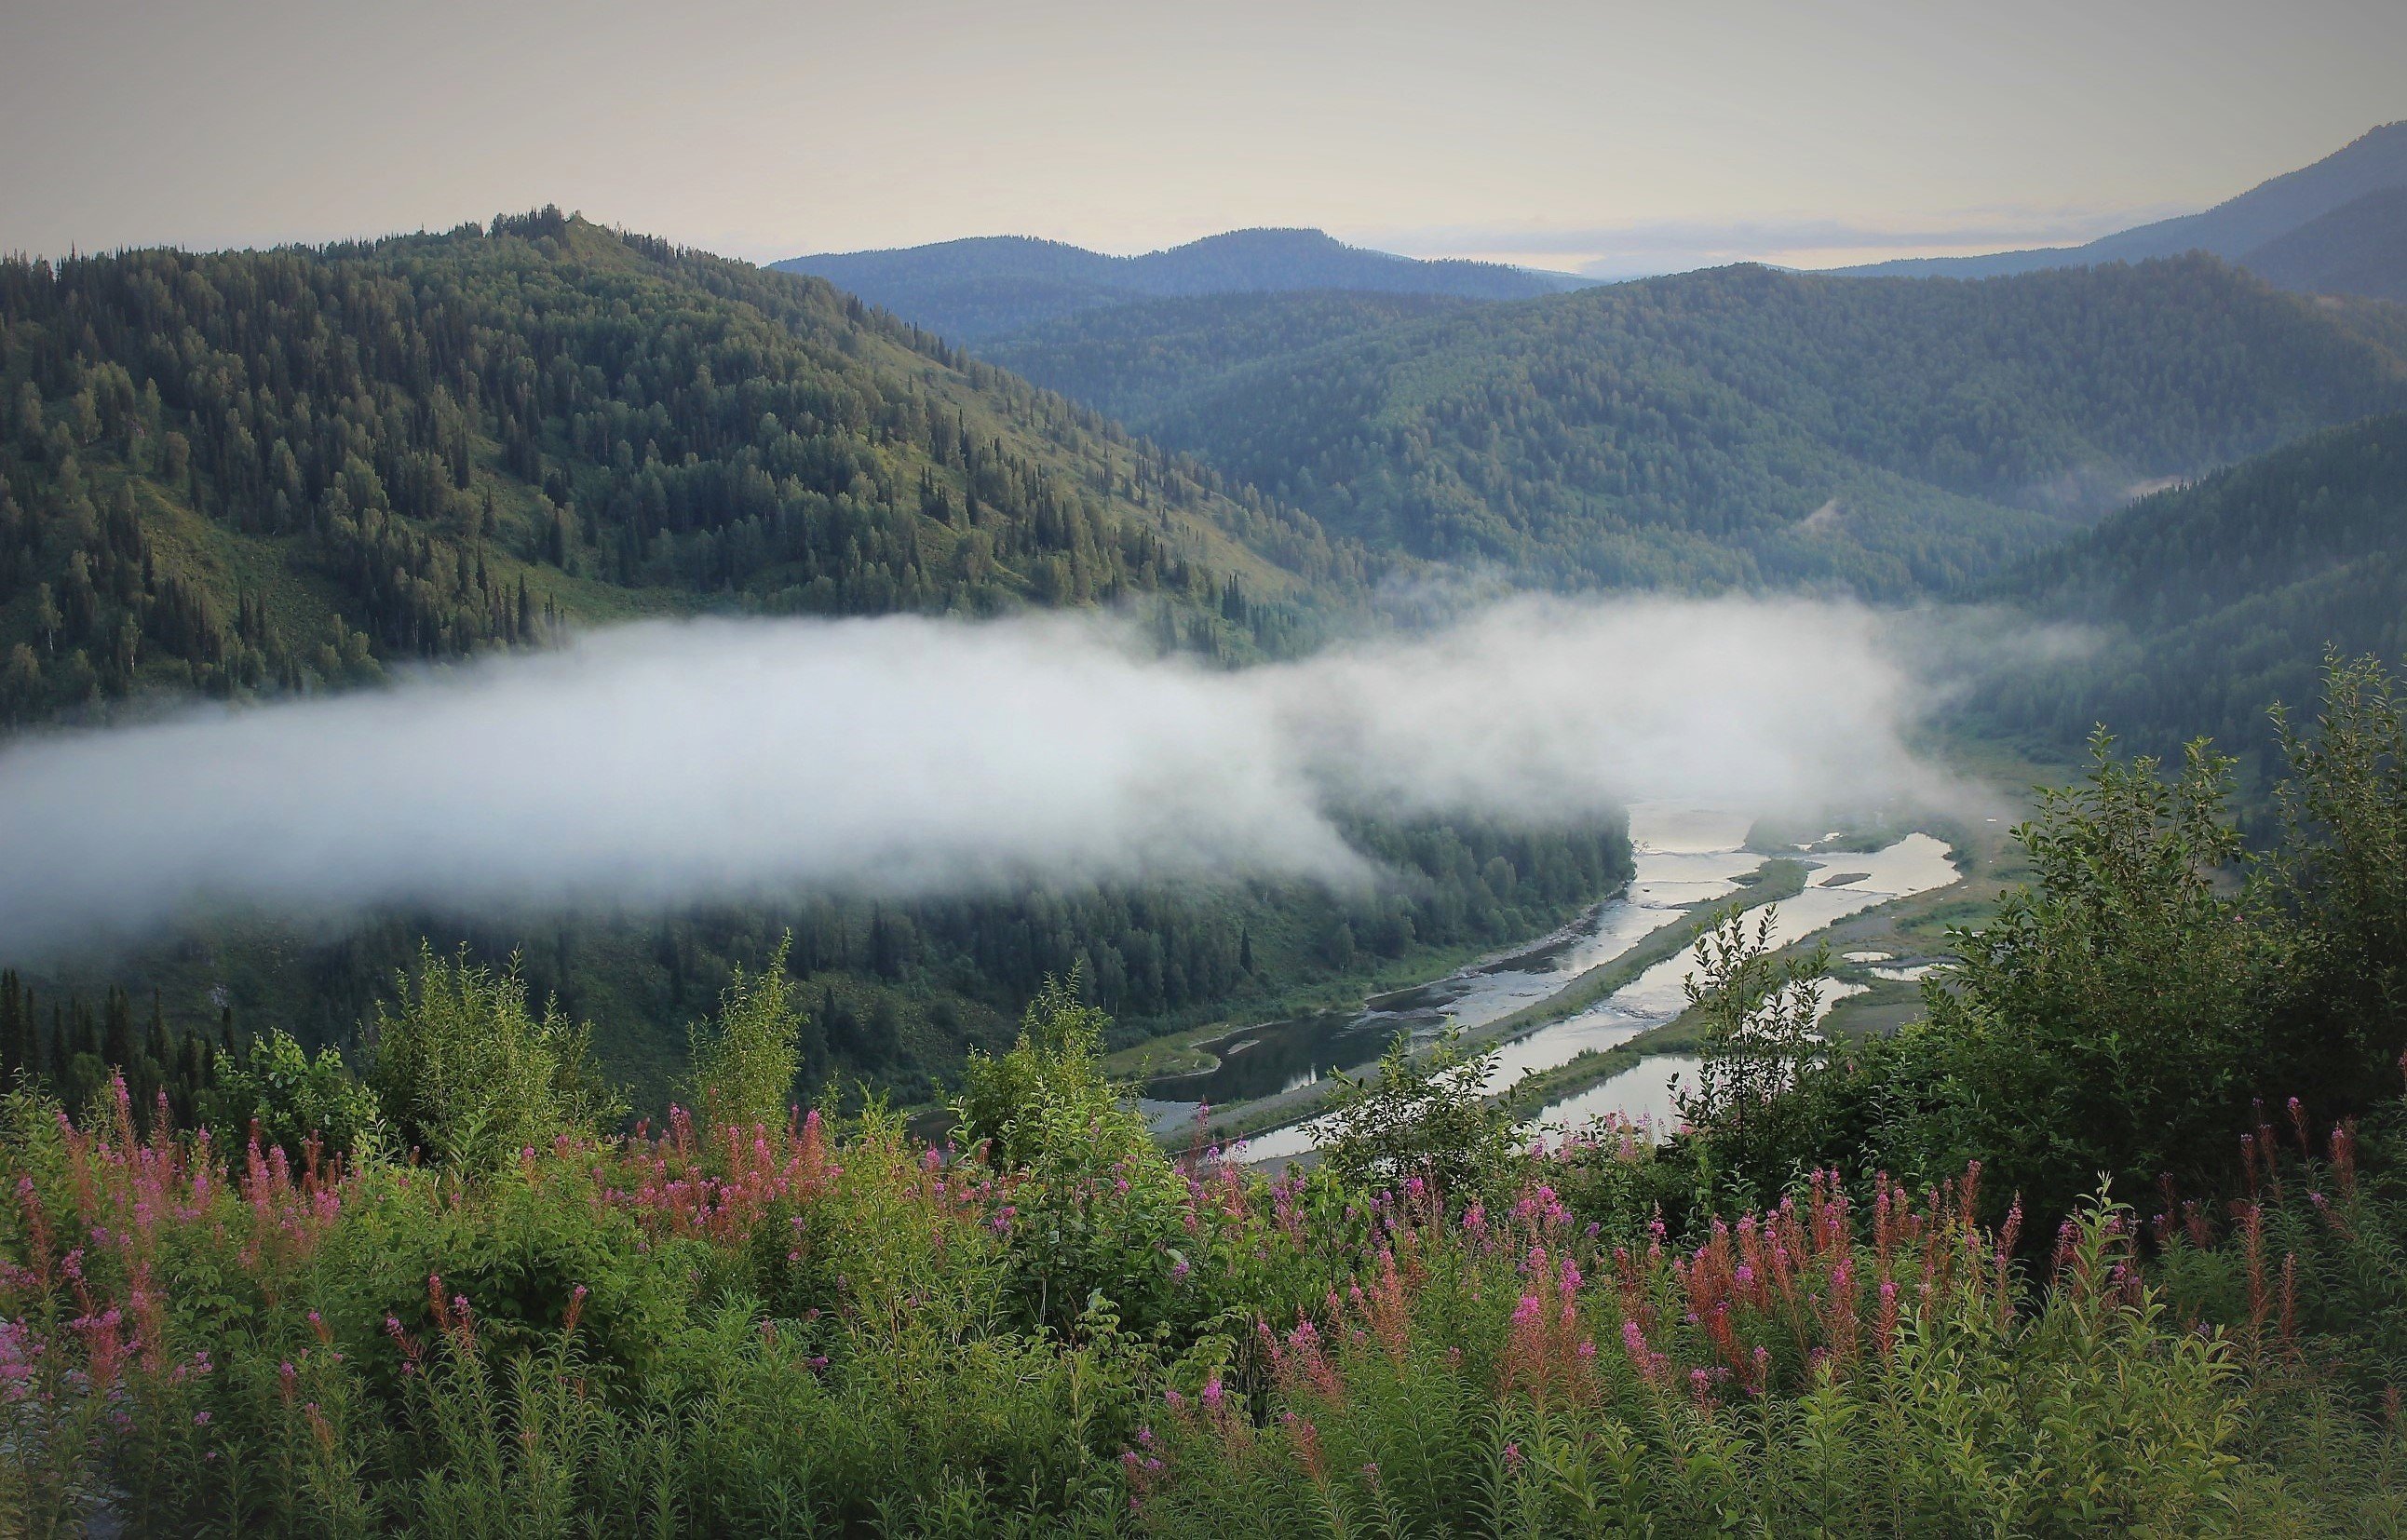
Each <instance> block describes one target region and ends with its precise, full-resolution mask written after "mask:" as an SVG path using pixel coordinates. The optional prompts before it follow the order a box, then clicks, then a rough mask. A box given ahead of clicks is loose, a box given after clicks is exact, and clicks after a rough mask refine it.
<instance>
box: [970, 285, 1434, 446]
mask: <svg viewBox="0 0 2407 1540" xmlns="http://www.w3.org/2000/svg"><path fill="white" fill-rule="evenodd" d="M1475 303H1476V302H1475V301H1472V300H1466V299H1460V298H1457V297H1455V296H1452V295H1445V294H1375V293H1365V292H1360V291H1356V290H1343V291H1307V292H1299V293H1285V294H1209V295H1202V296H1198V297H1193V298H1185V299H1154V300H1141V301H1137V302H1134V303H1132V304H1127V305H1115V306H1103V307H1094V308H1090V309H1085V310H1080V311H1077V312H1076V313H1075V314H1073V315H1067V316H1063V317H1061V318H1060V319H1058V320H1054V321H1047V322H1045V323H1044V324H1043V325H1040V326H1033V327H1030V328H1029V329H1028V330H1026V331H1021V332H1012V333H1009V334H1007V335H1003V336H999V337H995V338H993V339H991V340H990V341H987V342H982V343H980V344H979V345H978V356H979V357H981V358H985V359H990V360H991V361H993V362H994V363H996V364H1001V365H1002V366H1003V367H1004V368H1006V369H1009V370H1011V371H1012V372H1013V373H1014V374H1017V375H1019V376H1021V377H1023V378H1027V379H1029V380H1032V381H1033V382H1035V383H1037V384H1040V385H1042V386H1044V387H1045V388H1046V389H1047V390H1049V391H1059V392H1061V393H1062V394H1063V395H1066V396H1068V397H1069V398H1070V399H1072V400H1073V401H1077V402H1080V403H1083V404H1084V405H1086V406H1092V407H1094V408H1095V409H1096V410H1097V411H1100V412H1103V413H1104V414H1106V415H1107V416H1110V417H1113V418H1116V419H1118V420H1121V421H1136V420H1140V419H1142V420H1144V421H1161V419H1162V418H1163V417H1165V416H1166V415H1168V413H1169V411H1170V410H1171V409H1172V407H1173V405H1174V404H1175V403H1176V402H1177V401H1179V400H1180V399H1181V398H1183V397H1184V396H1185V395H1187V394H1188V393H1189V392H1208V391H1209V390H1210V389H1211V388H1212V387H1213V385H1214V383H1215V382H1216V381H1218V379H1219V378H1221V377H1222V376H1224V375H1227V374H1229V373H1231V372H1232V371H1233V370H1236V369H1240V368H1243V367H1244V366H1246V365H1247V364H1257V363H1260V362H1261V361H1262V360H1264V359H1267V358H1276V357H1279V356H1281V355H1284V354H1290V353H1300V352H1303V351H1306V350H1307V349H1313V348H1317V347H1319V346H1321V345H1322V344H1324V343H1330V342H1337V341H1342V340H1344V339H1346V338H1350V337H1357V336H1360V335H1363V334H1365V333H1369V332H1375V331H1378V330H1380V329H1381V328H1383V327H1388V326H1396V325H1402V324H1404V323H1407V322H1410V321H1426V320H1429V319H1431V318H1432V317H1436V316H1444V315H1450V314H1453V313H1454V312H1456V311H1459V310H1461V309H1463V308H1465V307H1468V306H1471V305H1473V304H1475Z"/></svg>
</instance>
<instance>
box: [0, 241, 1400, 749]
mask: <svg viewBox="0 0 2407 1540" xmlns="http://www.w3.org/2000/svg"><path fill="white" fill-rule="evenodd" d="M0 396H5V412H6V417H7V421H6V422H5V424H0V427H5V430H6V431H5V432H0V708H5V710H7V712H8V713H9V714H11V715H13V716H14V717H15V718H17V719H19V720H27V719H32V718H37V717H41V716H44V715H47V714H49V713H51V712H53V711H56V710H58V709H60V708H63V707H68V706H77V705H79V704H83V703H86V702H97V701H101V700H105V699H109V698H114V697H118V696H122V695H125V694H127V693H129V692H134V691H135V690H136V689H139V688H143V687H150V686H157V687H167V688H187V689H198V690H203V691H208V692H219V693H226V692H249V691H260V690H276V689H285V690H290V689H295V688H301V687H304V686H306V685H310V684H313V683H332V682H339V681H345V680H349V679H353V678H359V677H368V676H371V675H373V674H374V673H375V672H377V669H378V667H379V665H380V664H382V663H388V662H390V661H392V660H394V659H403V658H444V657H451V656H457V655H459V654H462V653H464V652H468V651H470V650H473V649H477V648H480V647H488V646H493V645H523V644H525V643H528V642H531V641H534V640H535V639H537V638H538V637H540V636H541V635H545V634H547V633H548V631H550V630H552V629H554V628H556V627H558V626H559V625H561V624H563V623H564V622H575V621H585V620H611V619H618V618H622V617H625V616H628V615H631V614H635V613H641V612H656V611H668V612H675V611H679V610H689V609H692V608H696V607H701V606H714V607H730V608H742V609H747V610H753V611H760V612H766V613H798V612H803V613H814V614H870V613H878V612H882V611H888V610H897V609H912V610H947V611H954V612H961V613H972V614H975V613H985V612H990V611H991V610H994V609H996V608H998V607H1004V606H1012V605H1017V604H1026V603H1034V604H1042V605H1057V604H1084V603H1106V602H1111V601H1115V600H1122V599H1135V598H1139V597H1142V596H1146V595H1158V596H1161V598H1162V599H1163V600H1164V601H1166V602H1169V603H1171V604H1173V605H1174V606H1175V607H1177V608H1179V609H1181V610H1182V611H1183V613H1184V614H1185V616H1186V620H1185V621H1184V622H1183V623H1181V624H1178V625H1175V626H1174V630H1175V631H1178V632H1181V633H1191V634H1194V635H1200V636H1201V638H1202V639H1203V641H1204V642H1205V643H1206V644H1207V645H1211V644H1214V643H1216V642H1218V641H1227V642H1230V643H1232V644H1235V645H1238V646H1240V647H1241V648H1250V647H1252V646H1253V645H1254V644H1255V643H1256V642H1258V641H1261V640H1265V639H1266V640H1268V641H1269V642H1270V643H1271V644H1272V645H1274V646H1275V645H1277V643H1278V641H1279V638H1280V636H1281V635H1283V633H1284V632H1285V631H1287V630H1290V629H1292V627H1293V625H1294V616H1295V611H1294V606H1293V605H1292V603H1291V602H1290V601H1293V600H1295V599H1298V598H1300V597H1302V596H1303V594H1304V592H1305V591H1306V590H1308V589H1310V588H1312V587H1313V586H1314V585H1318V586H1320V587H1321V588H1322V589H1324V590H1326V591H1329V592H1343V591H1344V590H1346V588H1348V587H1349V586H1352V585H1357V584H1359V583H1360V581H1362V579H1363V578H1364V577H1365V574H1366V567H1365V563H1364V559H1363V558H1362V556H1361V555H1360V553H1359V551H1356V550H1355V549H1352V548H1349V547H1343V546H1337V545H1332V543H1331V542H1330V541H1329V540H1328V539H1326V538H1325V537H1324V536H1322V535H1321V534H1320V533H1319V532H1318V530H1317V528H1316V527H1315V526H1314V524H1313V523H1312V521H1311V520H1309V519H1308V518H1305V517H1303V516H1301V515H1298V514H1296V513H1293V512H1291V511H1289V510H1287V509H1284V508H1281V507H1278V506H1274V505H1270V504H1267V503H1264V502H1263V501H1262V500H1260V498H1258V497H1255V496H1253V495H1252V494H1251V493H1250V492H1245V491H1244V490H1242V489H1233V488H1231V487H1229V486H1228V485H1226V484H1225V483H1224V482H1223V481H1222V480H1221V478H1218V476H1217V475H1215V474H1214V473H1212V472H1210V471H1207V470H1204V469H1203V468H1202V467H1200V466H1197V465H1196V464H1194V463H1191V462H1187V461H1181V460H1178V459H1175V458H1174V457H1172V456H1170V455H1167V454H1165V453H1162V452H1161V451H1159V450H1157V449H1153V448H1151V447H1150V446H1148V445H1147V444H1145V443H1143V442H1141V441H1137V440H1132V439H1131V438H1130V437H1129V436H1128V435H1125V434H1124V433H1123V432H1121V431H1120V430H1119V429H1118V428H1117V427H1116V426H1115V425H1113V424H1112V423H1110V422H1108V421H1105V420H1104V419H1103V418H1101V417H1099V416H1097V415H1096V414H1094V413H1093V412H1091V411H1090V410H1087V409H1085V408H1081V407H1077V406H1072V405H1071V404H1069V403H1067V402H1065V401H1063V400H1061V398H1059V397H1057V396H1051V395H1047V394H1045V393H1043V392H1037V391H1034V390H1032V389H1030V388H1028V387H1027V386H1026V385H1024V384H1023V383H1021V382H1020V381H1018V379H1016V378H1013V377H1010V376H1007V375H1004V374H1002V373H1000V372H999V371H996V370H994V369H991V368H990V367H987V366H985V365H982V364H975V363H973V362H970V361H968V360H965V359H963V358H961V356H960V355H958V354H956V353H954V352H953V351H951V350H950V349H947V348H946V347H945V346H944V345H942V344H941V343H939V342H937V341H936V340H935V339H933V337H931V336H929V335H926V334H924V333H919V332H915V331H913V330H912V329H910V328H908V327H905V326H902V325H900V324H898V323H896V322H894V321H891V320H890V319H889V318H883V317H880V316H877V315H875V314H873V313H872V312H870V311H868V310H866V309H865V308H864V307H862V306H861V305H860V303H859V302H858V301H853V300H847V299H846V298H845V297H844V296H842V295H839V294H838V293H836V292H834V291H833V290H831V289H830V288H828V287H827V286H826V285H825V284H823V283H818V282H814V281H812V280H809V279H805V278H793V277H790V276H786V275H780V274H769V273H763V272H762V271H760V270H758V269H755V268H751V267H748V266H746V265H743V264H735V263H729V262H724V261H721V260H719V259H717V258H713V257H709V256H705V255H703V254H700V253H696V252H691V251H685V250H675V249H672V248H670V247H668V246H666V245H665V244H662V243H661V242H657V241H653V240H649V239H648V238H645V237H641V236H634V235H620V234H615V233H612V232H609V231H605V230H602V229H599V228H597V227H595V226H593V225H591V224H589V223H586V222H584V221H581V220H570V219H567V218H564V217H563V216H561V215H560V214H558V212H557V211H555V210H545V211H542V212H539V213H536V214H533V215H528V216H522V217H514V218H508V219H498V220H496V221H494V222H493V224H492V225H491V227H490V228H487V227H479V226H468V227H464V228H463V229H461V230H457V231H453V232H451V233H449V234H448V235H417V236H404V237H397V238H394V239H391V240H385V241H379V242H375V243H369V244H361V245H350V246H335V247H326V248H320V249H312V250H300V249H291V250H276V251H268V252H230V253H220V254H215V255H208V256H195V255H191V254H187V253H184V252H178V251H167V250H145V251H127V252H121V253H117V254H113V255H108V256H100V257H78V258H74V259H70V260H67V261H64V262H61V263H59V264H55V265H54V264H50V263H46V262H34V263H28V262H25V261H22V260H13V259H12V260H10V261H7V262H6V263H0ZM1232 592H1235V593H1240V594H1243V595H1245V598H1246V602H1245V603H1244V604H1243V605H1233V604H1231V603H1229V602H1228V600H1229V595H1230V594H1231V593H1232ZM1232 615H1239V616H1241V617H1242V618H1241V619H1238V620H1231V619H1230V617H1231V616H1232ZM1180 639H1181V641H1182V642H1185V641H1188V640H1191V639H1193V637H1192V636H1190V635H1184V634H1182V635H1181V636H1180Z"/></svg>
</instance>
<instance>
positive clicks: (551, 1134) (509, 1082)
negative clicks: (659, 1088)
mask: <svg viewBox="0 0 2407 1540" xmlns="http://www.w3.org/2000/svg"><path fill="white" fill-rule="evenodd" d="M393 982H394V989H395V992H396V993H397V994H398V995H399V996H400V1003H399V1004H398V1005H392V1006H388V1005H383V1004H381V1003H379V1004H378V1005H377V1020H376V1031H375V1044H376V1057H375V1062H374V1068H373V1070H372V1071H371V1074H370V1084H372V1085H373V1086H374V1087H375V1088H376V1091H377V1097H378V1099H379V1100H380V1101H381V1102H382V1103H383V1105H384V1110H385V1116H386V1117H387V1118H388V1119H391V1120H392V1126H393V1128H394V1130H395V1131H396V1133H397V1134H399V1136H400V1137H401V1138H402V1139H403V1140H404V1141H406V1143H408V1144H411V1145H414V1146H417V1147H419V1148H421V1149H423V1150H424V1151H425V1152H426V1153H427V1154H428V1155H429V1156H430V1157H432V1158H433V1159H434V1160H436V1161H438V1162H442V1163H443V1164H445V1165H450V1166H457V1167H460V1168H462V1169H464V1170H491V1169H493V1168H494V1167H496V1166H500V1165H504V1164H506V1163H508V1162H511V1161H514V1160H515V1159H517V1157H518V1153H519V1151H520V1150H521V1149H524V1148H536V1147H541V1146H548V1145H549V1144H550V1143H551V1141H552V1140H553V1139H554V1138H555V1137H557V1136H558V1135H560V1134H574V1133H582V1132H590V1131H591V1130H593V1129H595V1128H597V1127H599V1126H601V1125H603V1124H605V1123H607V1122H611V1121H614V1120H616V1119H618V1118H619V1117H620V1116H621V1115H622V1114H623V1113H624V1111H625V1107H624V1105H622V1104H621V1103H620V1101H619V1100H618V1099H617V1097H616V1096H615V1095H613V1094H612V1093H611V1091H609V1090H608V1088H607V1087H605V1085H604V1083H603V1081H602V1077H601V1072H600V1071H599V1070H598V1069H597V1068H596V1067H595V1065H594V1063H593V1060H592V1053H591V1043H592V1036H593V1029H592V1028H591V1026H590V1025H572V1024H571V1023H570V1022H569V1020H568V1019H567V1018H566V1017H564V1016H563V1015H561V1014H560V1010H559V1005H558V1004H557V1002H547V1003H546V1004H545V1006H544V1012H543V1015H542V1016H541V1017H540V1018H538V1017H535V1016H534V1015H532V1014H531V1013H530V1012H529V1011H528V1009H527V999H526V985H525V984H524V983H523V982H522V981H521V980H520V978H519V976H518V971H517V968H516V967H515V965H513V966H512V967H511V968H509V969H507V970H506V971H504V972H502V973H498V974H497V973H494V972H493V971H492V970H491V969H489V968H484V967H479V966H477V965H475V964H472V963H470V962H468V960H467V955H466V953H465V952H464V951H463V953H462V954H461V955H460V956H459V957H457V958H455V959H452V960H450V961H448V962H447V961H445V960H443V959H441V958H438V957H436V956H435V955H434V952H433V951H432V950H431V949H430V948H420V951H419V959H418V973H417V977H415V978H412V977H410V976H409V975H407V974H403V975H401V976H399V977H396V978H395V979H394V981H393Z"/></svg>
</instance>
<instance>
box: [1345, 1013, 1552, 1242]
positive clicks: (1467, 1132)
mask: <svg viewBox="0 0 2407 1540" xmlns="http://www.w3.org/2000/svg"><path fill="white" fill-rule="evenodd" d="M1494 1063H1495V1055H1494V1054H1493V1053H1492V1052H1487V1053H1466V1052H1464V1051H1463V1050H1462V1047H1461V1044H1460V1039H1459V1038H1458V1037H1457V1036H1456V1035H1455V1034H1453V1033H1452V1032H1449V1033H1447V1034H1446V1035H1445V1036H1443V1037H1441V1038H1440V1039H1439V1040H1438V1042H1437V1044H1436V1045H1435V1046H1434V1047H1433V1048H1431V1049H1430V1050H1429V1051H1427V1052H1425V1053H1416V1052H1414V1051H1413V1047H1412V1044H1411V1041H1410V1040H1409V1038H1407V1037H1399V1038H1397V1040H1396V1041H1395V1042H1393V1043H1391V1044H1389V1048H1388V1051H1387V1052H1386V1054H1384V1055H1383V1056H1382V1057H1381V1058H1380V1061H1379V1067H1378V1070H1377V1071H1376V1073H1374V1074H1373V1075H1370V1076H1365V1077H1359V1078H1358V1077H1352V1076H1344V1075H1341V1076H1340V1077H1339V1082H1338V1088H1337V1093H1336V1095H1335V1097H1334V1098H1333V1099H1332V1102H1331V1105H1330V1110H1329V1112H1328V1113H1327V1114H1326V1116H1325V1119H1324V1121H1323V1128H1324V1131H1325V1132H1324V1133H1323V1134H1322V1135H1321V1140H1320V1158H1321V1160H1322V1161H1323V1162H1326V1163H1327V1164H1328V1166H1329V1169H1330V1170H1331V1171H1332V1172H1333V1173H1334V1174H1336V1176H1338V1177H1339V1178H1340V1179H1341V1180H1344V1181H1347V1182H1351V1183H1354V1184H1357V1185H1360V1186H1364V1187H1371V1188H1380V1187H1385V1188H1390V1189H1395V1190H1399V1191H1401V1190H1403V1188H1405V1187H1407V1186H1408V1185H1410V1184H1412V1183H1414V1182H1416V1181H1417V1182H1422V1183H1427V1184H1429V1185H1431V1186H1432V1187H1434V1188H1435V1189H1436V1190H1437V1191H1440V1192H1441V1193H1446V1194H1449V1195H1451V1196H1452V1197H1453V1198H1455V1199H1456V1200H1457V1201H1459V1202H1465V1203H1467V1202H1470V1201H1472V1200H1473V1199H1474V1198H1476V1197H1477V1196H1478V1195H1479V1194H1481V1193H1483V1192H1489V1191H1493V1190H1494V1189H1495V1187H1496V1185H1497V1183H1498V1182H1499V1181H1500V1180H1501V1179H1502V1178H1503V1174H1504V1172H1505V1170H1506V1167H1507V1166H1508V1164H1509V1163H1510V1162H1511V1161H1512V1157H1513V1155H1514V1152H1515V1149H1516V1142H1515V1138H1514V1134H1513V1123H1512V1119H1511V1118H1510V1117H1509V1116H1508V1115H1507V1114H1506V1113H1505V1111H1504V1110H1503V1107H1502V1106H1500V1105H1497V1104H1495V1103H1493V1102H1491V1101H1490V1100H1489V1098H1488V1091H1489V1089H1490V1088H1489V1087H1488V1078H1489V1076H1490V1074H1491V1071H1492V1069H1493V1066H1494Z"/></svg>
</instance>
